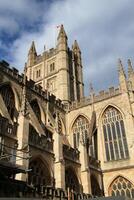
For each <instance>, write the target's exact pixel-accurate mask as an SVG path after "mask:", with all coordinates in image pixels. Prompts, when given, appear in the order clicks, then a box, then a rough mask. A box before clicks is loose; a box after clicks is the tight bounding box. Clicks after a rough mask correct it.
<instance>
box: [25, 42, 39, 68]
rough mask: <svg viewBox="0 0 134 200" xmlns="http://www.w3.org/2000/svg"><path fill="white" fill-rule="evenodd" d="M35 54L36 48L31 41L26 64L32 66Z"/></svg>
mask: <svg viewBox="0 0 134 200" xmlns="http://www.w3.org/2000/svg"><path fill="white" fill-rule="evenodd" d="M36 56H37V52H36V48H35V43H34V41H32V44H31V47H30V49H29V52H28V62H27V65H28V66H32V65H33V64H34V61H35V58H36Z"/></svg>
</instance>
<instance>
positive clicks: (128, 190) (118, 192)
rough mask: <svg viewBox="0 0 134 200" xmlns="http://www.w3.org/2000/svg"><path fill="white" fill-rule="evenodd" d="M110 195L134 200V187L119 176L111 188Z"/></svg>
mask: <svg viewBox="0 0 134 200" xmlns="http://www.w3.org/2000/svg"><path fill="white" fill-rule="evenodd" d="M109 195H110V196H125V197H129V198H134V186H133V184H132V183H131V182H130V181H128V180H127V179H126V178H124V177H122V176H118V177H117V178H116V179H115V180H114V181H113V182H112V184H111V185H110V187H109Z"/></svg>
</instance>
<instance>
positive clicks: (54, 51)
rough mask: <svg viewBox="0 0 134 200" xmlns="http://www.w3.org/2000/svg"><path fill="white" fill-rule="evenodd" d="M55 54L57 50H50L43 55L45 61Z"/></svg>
mask: <svg viewBox="0 0 134 200" xmlns="http://www.w3.org/2000/svg"><path fill="white" fill-rule="evenodd" d="M56 54H57V49H54V48H51V49H49V50H48V51H45V52H44V53H43V56H44V58H45V59H49V58H51V57H53V56H55V55H56Z"/></svg>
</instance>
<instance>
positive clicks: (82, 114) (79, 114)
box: [69, 113, 90, 133]
mask: <svg viewBox="0 0 134 200" xmlns="http://www.w3.org/2000/svg"><path fill="white" fill-rule="evenodd" d="M79 116H83V117H85V118H86V119H87V120H88V122H90V118H89V117H88V116H87V115H86V114H84V113H78V114H77V115H76V116H75V117H74V119H73V120H72V122H71V124H70V127H69V131H70V133H71V132H72V126H73V124H74V122H75V120H76V119H77V118H78V117H79Z"/></svg>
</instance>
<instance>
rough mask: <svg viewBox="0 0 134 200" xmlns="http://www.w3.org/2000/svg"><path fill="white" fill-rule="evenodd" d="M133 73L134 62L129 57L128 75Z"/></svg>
mask: <svg viewBox="0 0 134 200" xmlns="http://www.w3.org/2000/svg"><path fill="white" fill-rule="evenodd" d="M132 73H133V67H132V63H131V60H130V59H128V77H130V75H131V74H132Z"/></svg>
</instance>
